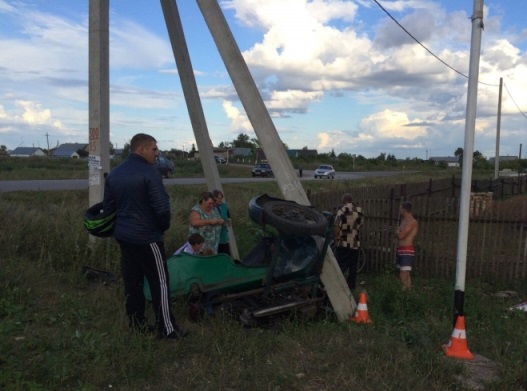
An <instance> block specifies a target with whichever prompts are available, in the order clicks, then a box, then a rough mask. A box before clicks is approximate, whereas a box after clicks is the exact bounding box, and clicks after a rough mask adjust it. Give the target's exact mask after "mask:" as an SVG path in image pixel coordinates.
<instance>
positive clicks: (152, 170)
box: [104, 153, 170, 244]
mask: <svg viewBox="0 0 527 391" xmlns="http://www.w3.org/2000/svg"><path fill="white" fill-rule="evenodd" d="M104 209H105V210H111V209H115V210H117V220H116V222H115V229H114V233H113V236H114V237H115V239H117V240H121V241H124V242H128V243H136V244H147V243H153V242H157V241H162V240H163V234H164V232H165V231H166V230H167V229H168V228H170V201H169V197H168V194H167V192H166V190H165V187H164V185H163V179H162V178H161V174H159V172H158V171H157V169H156V167H155V166H154V165H150V164H148V163H147V162H146V160H144V159H143V158H142V157H141V156H139V155H136V154H133V153H132V154H130V155H129V156H128V158H127V159H126V160H125V161H124V162H123V163H121V164H120V165H118V166H117V167H115V168H114V169H113V170H112V171H111V172H110V173H109V174H108V177H107V178H106V184H105V187H104Z"/></svg>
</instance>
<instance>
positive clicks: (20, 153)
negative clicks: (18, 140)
mask: <svg viewBox="0 0 527 391" xmlns="http://www.w3.org/2000/svg"><path fill="white" fill-rule="evenodd" d="M9 156H11V157H30V156H46V153H45V152H44V151H43V150H42V149H41V148H35V147H18V148H15V149H14V150H13V151H11V153H10V154H9Z"/></svg>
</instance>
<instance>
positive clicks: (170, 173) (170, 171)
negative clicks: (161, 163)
mask: <svg viewBox="0 0 527 391" xmlns="http://www.w3.org/2000/svg"><path fill="white" fill-rule="evenodd" d="M165 178H167V179H168V178H172V170H168V171H167V172H166V174H165Z"/></svg>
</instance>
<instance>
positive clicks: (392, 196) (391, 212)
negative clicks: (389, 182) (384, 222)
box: [390, 187, 394, 219]
mask: <svg viewBox="0 0 527 391" xmlns="http://www.w3.org/2000/svg"><path fill="white" fill-rule="evenodd" d="M393 201H394V188H393V187H392V188H391V189H390V219H392V218H393Z"/></svg>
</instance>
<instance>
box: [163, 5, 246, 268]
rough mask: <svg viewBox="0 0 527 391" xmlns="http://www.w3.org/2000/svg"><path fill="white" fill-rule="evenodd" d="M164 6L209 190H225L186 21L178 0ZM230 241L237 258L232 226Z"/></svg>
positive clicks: (233, 253) (164, 13) (233, 255)
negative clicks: (202, 100) (190, 52)
mask: <svg viewBox="0 0 527 391" xmlns="http://www.w3.org/2000/svg"><path fill="white" fill-rule="evenodd" d="M161 7H162V9H163V15H164V17H165V23H166V25H167V30H168V36H169V38H170V43H171V45H172V51H173V53H174V58H175V60H176V65H177V68H178V73H179V78H180V80H181V86H182V88H183V94H184V95H185V101H186V102H187V110H188V113H189V116H190V122H191V123H192V129H193V130H194V137H196V143H197V144H198V151H199V155H200V159H201V163H202V165H203V171H204V174H205V179H206V181H207V187H208V189H209V190H213V189H219V190H221V191H222V192H223V193H224V194H225V192H224V191H223V187H222V185H221V182H220V174H219V173H218V166H217V164H216V160H215V159H214V151H213V149H212V141H211V140H210V137H209V131H208V129H207V122H206V121H205V115H204V113H203V107H202V106H201V100H200V98H199V92H198V86H197V85H196V79H195V78H194V71H193V69H192V63H191V61H190V55H189V52H188V48H187V42H186V40H185V34H184V32H183V25H182V24H181V18H180V17H179V11H178V8H177V4H176V1H175V0H161ZM227 198H228V197H227V195H225V201H227ZM229 244H230V248H231V254H232V257H233V258H234V259H240V257H239V254H238V246H237V245H236V239H235V237H234V232H233V230H232V227H229Z"/></svg>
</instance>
